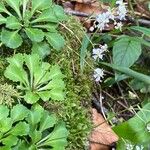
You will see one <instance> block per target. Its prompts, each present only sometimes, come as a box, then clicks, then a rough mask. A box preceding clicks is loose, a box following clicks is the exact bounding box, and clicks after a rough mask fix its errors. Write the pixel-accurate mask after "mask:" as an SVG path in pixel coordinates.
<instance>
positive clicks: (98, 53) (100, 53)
mask: <svg viewBox="0 0 150 150" xmlns="http://www.w3.org/2000/svg"><path fill="white" fill-rule="evenodd" d="M103 55H104V54H103V51H102V50H101V48H94V49H93V58H94V59H95V60H96V59H97V58H99V59H103Z"/></svg>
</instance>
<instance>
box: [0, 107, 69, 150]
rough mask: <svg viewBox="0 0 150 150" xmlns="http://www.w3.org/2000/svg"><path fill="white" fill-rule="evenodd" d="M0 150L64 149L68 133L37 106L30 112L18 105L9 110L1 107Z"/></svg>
mask: <svg viewBox="0 0 150 150" xmlns="http://www.w3.org/2000/svg"><path fill="white" fill-rule="evenodd" d="M0 114H1V116H0V145H1V146H0V147H1V148H0V149H1V150H41V149H43V150H49V149H55V150H65V146H66V145H67V136H68V131H67V129H66V127H65V124H64V122H61V121H58V119H57V118H56V116H55V115H54V114H50V113H49V112H48V111H46V110H44V109H43V108H42V107H41V106H40V105H34V106H32V108H31V110H29V109H28V108H26V107H25V106H23V105H22V104H18V105H16V106H14V107H13V108H12V109H8V108H7V107H6V106H4V105H0Z"/></svg>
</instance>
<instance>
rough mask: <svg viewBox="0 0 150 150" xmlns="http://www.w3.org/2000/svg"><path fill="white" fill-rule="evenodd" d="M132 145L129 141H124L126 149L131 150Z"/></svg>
mask: <svg viewBox="0 0 150 150" xmlns="http://www.w3.org/2000/svg"><path fill="white" fill-rule="evenodd" d="M133 148H134V145H133V144H131V143H126V150H133Z"/></svg>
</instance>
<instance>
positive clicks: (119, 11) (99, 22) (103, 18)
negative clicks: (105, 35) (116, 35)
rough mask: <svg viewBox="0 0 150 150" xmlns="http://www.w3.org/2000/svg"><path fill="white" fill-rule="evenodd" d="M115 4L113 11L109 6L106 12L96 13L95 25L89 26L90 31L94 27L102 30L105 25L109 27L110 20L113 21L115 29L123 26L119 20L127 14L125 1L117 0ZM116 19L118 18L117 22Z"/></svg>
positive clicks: (123, 18)
mask: <svg viewBox="0 0 150 150" xmlns="http://www.w3.org/2000/svg"><path fill="white" fill-rule="evenodd" d="M116 5H117V7H116V8H115V9H114V10H115V11H113V10H111V9H110V8H109V9H108V10H107V11H106V12H104V13H101V14H99V15H97V16H96V20H95V25H94V27H91V28H90V31H93V30H94V28H98V29H100V30H101V31H102V30H104V29H105V28H106V27H109V23H110V21H113V22H114V25H115V29H119V30H121V29H122V26H123V24H122V22H121V21H122V20H125V17H126V14H127V9H126V3H124V2H123V0H117V1H116ZM118 19H119V20H120V21H119V22H118ZM116 20H117V21H116Z"/></svg>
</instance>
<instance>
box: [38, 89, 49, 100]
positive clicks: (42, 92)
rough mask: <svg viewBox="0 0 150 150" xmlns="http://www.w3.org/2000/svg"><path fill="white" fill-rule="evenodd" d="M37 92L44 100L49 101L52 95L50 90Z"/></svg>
mask: <svg viewBox="0 0 150 150" xmlns="http://www.w3.org/2000/svg"><path fill="white" fill-rule="evenodd" d="M37 94H38V95H39V97H40V98H41V99H42V100H43V101H48V100H49V99H50V97H51V94H50V91H41V92H37Z"/></svg>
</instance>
